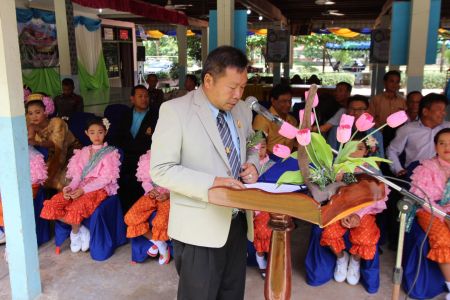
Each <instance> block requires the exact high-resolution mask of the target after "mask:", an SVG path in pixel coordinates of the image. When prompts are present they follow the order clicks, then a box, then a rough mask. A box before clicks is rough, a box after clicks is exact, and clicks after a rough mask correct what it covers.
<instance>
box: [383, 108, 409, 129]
mask: <svg viewBox="0 0 450 300" xmlns="http://www.w3.org/2000/svg"><path fill="white" fill-rule="evenodd" d="M406 121H408V116H407V115H406V112H405V111H404V110H400V111H398V112H396V113H393V114H391V115H390V116H389V117H387V119H386V123H387V124H388V125H389V127H392V128H395V127H398V126H400V125H402V124H403V123H405V122H406Z"/></svg>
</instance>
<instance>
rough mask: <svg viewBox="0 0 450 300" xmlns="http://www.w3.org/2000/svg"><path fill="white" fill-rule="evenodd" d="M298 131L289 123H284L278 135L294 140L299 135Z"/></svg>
mask: <svg viewBox="0 0 450 300" xmlns="http://www.w3.org/2000/svg"><path fill="white" fill-rule="evenodd" d="M297 131H298V129H297V128H295V127H294V126H292V125H291V124H289V123H288V122H283V125H281V127H280V130H278V133H279V134H280V135H282V136H284V137H285V138H288V139H293V138H295V136H296V135H297Z"/></svg>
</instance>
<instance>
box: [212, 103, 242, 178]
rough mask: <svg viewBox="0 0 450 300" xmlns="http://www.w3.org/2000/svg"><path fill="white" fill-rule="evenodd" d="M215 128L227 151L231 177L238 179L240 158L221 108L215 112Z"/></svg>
mask: <svg viewBox="0 0 450 300" xmlns="http://www.w3.org/2000/svg"><path fill="white" fill-rule="evenodd" d="M217 128H218V129H219V134H220V137H221V139H222V142H223V145H224V146H225V152H226V153H227V157H228V162H229V163H230V167H231V171H232V172H233V177H234V179H238V178H239V173H240V169H241V160H240V158H239V155H238V152H237V150H236V147H235V146H234V143H233V139H232V137H231V132H230V128H229V127H228V124H227V122H226V121H225V112H224V111H223V110H219V113H218V114H217Z"/></svg>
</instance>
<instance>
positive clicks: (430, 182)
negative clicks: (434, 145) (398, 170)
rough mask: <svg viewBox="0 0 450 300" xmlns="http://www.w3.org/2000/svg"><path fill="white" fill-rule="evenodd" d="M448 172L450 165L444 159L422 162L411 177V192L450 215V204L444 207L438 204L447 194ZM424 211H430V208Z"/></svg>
mask: <svg viewBox="0 0 450 300" xmlns="http://www.w3.org/2000/svg"><path fill="white" fill-rule="evenodd" d="M446 172H449V173H450V163H448V162H446V161H443V160H442V159H439V158H437V157H434V158H431V159H427V160H424V161H421V164H420V165H419V166H418V167H417V168H415V169H414V172H413V175H412V176H411V180H412V184H413V186H412V187H411V189H410V191H411V192H412V193H414V194H416V195H417V196H419V197H422V198H424V199H425V200H430V201H431V205H432V206H433V207H436V208H439V209H441V210H444V211H445V212H446V213H449V212H450V204H447V205H445V206H444V207H442V206H440V205H439V204H438V202H439V201H440V200H441V199H442V195H443V194H444V192H445V186H446V184H447V174H446ZM419 187H420V189H419ZM421 189H422V190H423V192H422V190H421ZM424 192H425V194H424ZM426 196H427V197H428V199H427V197H426ZM422 209H425V210H427V211H429V209H428V208H422ZM435 216H436V217H438V218H439V219H440V220H443V219H444V218H443V217H442V216H440V215H437V214H436V215H435Z"/></svg>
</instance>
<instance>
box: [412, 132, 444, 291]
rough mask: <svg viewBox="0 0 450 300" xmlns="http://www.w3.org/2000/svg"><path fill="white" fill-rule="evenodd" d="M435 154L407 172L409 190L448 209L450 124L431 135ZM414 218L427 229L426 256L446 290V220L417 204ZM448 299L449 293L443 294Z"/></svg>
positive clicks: (433, 203)
mask: <svg viewBox="0 0 450 300" xmlns="http://www.w3.org/2000/svg"><path fill="white" fill-rule="evenodd" d="M434 144H435V148H436V156H435V157H433V158H431V159H427V160H424V161H422V162H421V165H419V166H418V167H417V168H416V169H415V170H414V172H413V175H412V176H411V180H412V188H411V192H413V193H414V194H416V195H418V196H420V197H423V198H425V199H426V200H429V201H431V204H432V205H433V207H436V208H439V209H440V210H443V211H445V212H447V214H448V213H449V212H450V203H449V200H450V181H449V178H450V128H445V129H442V130H440V131H439V132H438V133H437V134H436V135H435V137H434ZM416 216H417V222H418V223H419V225H420V227H421V228H422V229H423V230H424V231H427V229H428V226H429V224H430V221H431V220H432V219H433V220H432V225H431V229H430V231H429V233H428V241H429V243H430V252H428V255H427V257H428V259H430V260H432V261H435V262H436V263H438V264H439V268H440V269H441V271H442V275H443V276H444V278H445V283H446V285H447V289H449V290H450V221H449V220H447V219H443V218H442V217H441V216H440V215H438V214H434V217H435V218H432V216H431V214H430V211H429V210H428V209H425V208H421V209H420V210H418V211H417V215H416ZM446 299H450V293H449V294H447V298H446Z"/></svg>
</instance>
